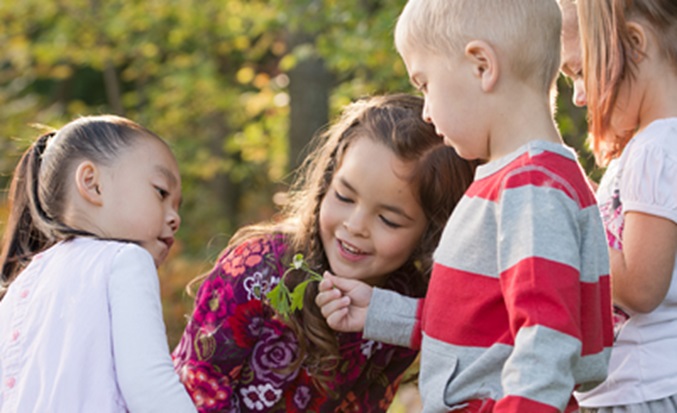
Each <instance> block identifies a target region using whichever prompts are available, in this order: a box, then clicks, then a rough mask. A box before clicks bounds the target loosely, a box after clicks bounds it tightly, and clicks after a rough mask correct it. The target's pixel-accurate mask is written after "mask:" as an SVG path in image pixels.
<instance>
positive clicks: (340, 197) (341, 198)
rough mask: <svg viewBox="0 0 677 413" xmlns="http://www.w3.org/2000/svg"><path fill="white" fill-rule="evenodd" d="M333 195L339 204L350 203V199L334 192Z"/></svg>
mask: <svg viewBox="0 0 677 413" xmlns="http://www.w3.org/2000/svg"><path fill="white" fill-rule="evenodd" d="M334 194H335V195H336V199H338V200H339V201H341V202H346V203H348V202H352V200H351V199H350V198H346V197H345V196H343V195H341V194H340V193H339V192H338V191H334Z"/></svg>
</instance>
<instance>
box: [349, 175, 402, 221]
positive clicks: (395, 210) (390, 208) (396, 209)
mask: <svg viewBox="0 0 677 413" xmlns="http://www.w3.org/2000/svg"><path fill="white" fill-rule="evenodd" d="M339 181H341V184H343V185H344V186H345V187H346V188H348V190H349V191H350V192H354V193H357V191H356V190H355V188H354V187H353V186H352V185H350V183H348V181H346V180H345V178H339ZM379 207H381V208H383V209H385V210H387V211H390V212H393V213H395V214H398V215H401V216H402V217H404V218H406V219H408V220H409V221H413V220H414V218H412V217H410V216H409V215H407V213H406V212H404V210H403V209H402V208H400V207H397V206H395V205H388V204H379Z"/></svg>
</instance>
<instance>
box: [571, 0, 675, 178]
mask: <svg viewBox="0 0 677 413" xmlns="http://www.w3.org/2000/svg"><path fill="white" fill-rule="evenodd" d="M578 16H579V23H580V29H581V39H582V43H583V68H584V70H583V72H584V76H585V89H586V97H587V100H588V123H589V130H590V134H591V136H590V139H591V141H592V149H593V153H594V154H595V159H596V160H597V163H598V164H600V165H606V164H607V163H608V162H609V160H611V159H613V158H615V157H617V156H618V155H620V153H621V152H622V151H623V148H625V145H627V143H628V141H629V140H630V138H632V135H633V134H634V132H635V131H634V130H631V131H622V132H620V133H618V134H616V133H615V132H614V131H613V130H612V128H611V118H612V115H613V112H614V108H615V106H616V101H617V99H618V92H619V88H620V86H621V84H622V82H626V81H627V82H632V81H633V79H634V77H635V72H636V70H637V65H636V63H635V61H634V56H637V55H638V53H641V52H640V51H639V50H637V49H636V47H635V46H634V45H633V41H632V37H631V33H630V31H629V30H628V23H629V22H636V23H639V24H641V25H642V26H644V27H645V28H646V29H647V30H649V31H651V32H652V33H653V35H654V37H655V38H656V41H657V46H658V47H659V48H660V49H661V50H662V52H663V54H664V57H665V58H666V59H667V60H668V61H669V62H670V63H671V64H672V66H673V68H675V70H677V2H675V0H578ZM656 81H660V79H657V80H656Z"/></svg>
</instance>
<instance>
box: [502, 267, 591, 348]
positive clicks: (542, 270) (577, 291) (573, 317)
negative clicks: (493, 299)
mask: <svg viewBox="0 0 677 413" xmlns="http://www.w3.org/2000/svg"><path fill="white" fill-rule="evenodd" d="M579 277H580V275H579V272H578V270H577V269H576V268H573V267H571V266H569V265H565V264H561V263H558V262H556V261H551V260H546V259H544V258H540V257H530V258H526V259H524V260H522V261H520V262H519V263H517V264H516V265H513V266H512V267H511V268H509V269H507V270H505V271H504V272H503V273H502V274H501V287H502V289H503V296H504V297H508V301H507V302H506V307H507V308H508V313H509V314H510V318H511V321H510V330H511V333H512V334H513V336H515V335H517V332H518V331H519V329H520V328H522V327H528V326H535V325H541V326H545V327H548V328H551V329H553V330H556V331H559V332H561V333H564V334H567V335H570V336H572V337H575V338H577V339H579V340H580V339H581V313H580V307H581V295H582V292H581V289H582V288H583V287H582V286H581V282H580V279H579Z"/></svg>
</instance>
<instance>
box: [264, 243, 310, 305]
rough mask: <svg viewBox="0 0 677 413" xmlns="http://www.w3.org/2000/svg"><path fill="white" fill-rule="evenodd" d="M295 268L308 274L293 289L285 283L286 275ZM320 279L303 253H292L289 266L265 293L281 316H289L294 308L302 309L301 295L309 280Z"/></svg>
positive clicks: (304, 291)
mask: <svg viewBox="0 0 677 413" xmlns="http://www.w3.org/2000/svg"><path fill="white" fill-rule="evenodd" d="M296 270H301V271H303V272H305V273H307V274H308V278H307V279H305V280H303V281H301V282H300V283H298V284H297V285H296V286H295V287H294V289H293V290H291V291H290V290H289V288H288V287H287V285H286V284H285V278H286V277H287V275H288V274H289V273H290V272H292V271H296ZM319 281H322V276H321V275H320V274H318V273H317V272H315V271H313V270H312V269H311V268H310V267H309V266H308V264H307V263H306V261H305V260H304V258H303V254H296V255H294V259H293V260H292V262H291V263H290V264H289V268H287V270H286V271H285V272H284V274H282V277H281V278H280V282H279V283H278V284H277V285H276V286H275V288H273V289H272V290H270V291H269V292H268V294H266V296H267V297H268V299H269V300H270V305H271V306H272V307H273V308H274V309H275V311H277V312H278V313H279V314H280V315H281V316H283V317H285V318H289V316H290V315H291V314H292V313H293V312H294V311H296V310H302V309H303V297H305V294H306V288H308V284H309V283H311V282H319Z"/></svg>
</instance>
